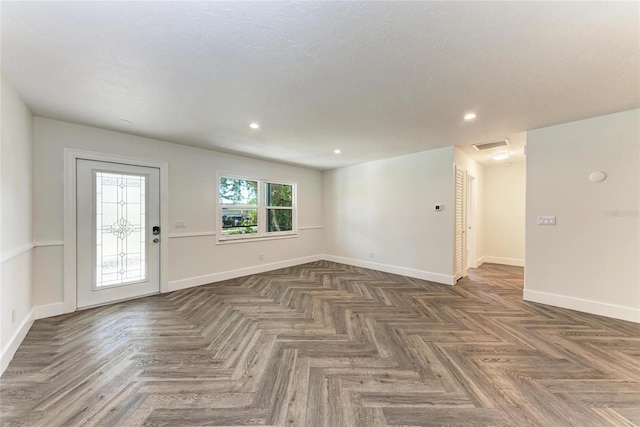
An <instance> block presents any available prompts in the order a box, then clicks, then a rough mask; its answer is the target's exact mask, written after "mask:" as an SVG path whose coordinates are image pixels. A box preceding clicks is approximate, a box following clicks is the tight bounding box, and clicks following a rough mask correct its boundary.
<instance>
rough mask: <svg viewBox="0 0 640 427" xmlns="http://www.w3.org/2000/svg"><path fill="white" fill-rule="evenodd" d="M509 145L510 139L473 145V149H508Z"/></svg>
mask: <svg viewBox="0 0 640 427" xmlns="http://www.w3.org/2000/svg"><path fill="white" fill-rule="evenodd" d="M508 145H509V140H508V139H506V138H505V139H500V140H498V141H491V142H483V143H481V144H473V148H475V149H476V150H478V151H484V150H490V149H491V148H499V147H506V146H508Z"/></svg>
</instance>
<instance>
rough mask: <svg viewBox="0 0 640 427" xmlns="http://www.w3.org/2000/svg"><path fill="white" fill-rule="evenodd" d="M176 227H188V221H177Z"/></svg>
mask: <svg viewBox="0 0 640 427" xmlns="http://www.w3.org/2000/svg"><path fill="white" fill-rule="evenodd" d="M175 228H187V223H186V222H184V221H176V224H175Z"/></svg>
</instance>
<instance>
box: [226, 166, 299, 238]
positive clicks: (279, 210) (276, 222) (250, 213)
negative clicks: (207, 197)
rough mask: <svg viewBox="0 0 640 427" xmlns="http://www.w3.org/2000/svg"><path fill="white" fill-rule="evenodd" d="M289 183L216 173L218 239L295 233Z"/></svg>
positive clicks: (291, 186)
mask: <svg viewBox="0 0 640 427" xmlns="http://www.w3.org/2000/svg"><path fill="white" fill-rule="evenodd" d="M295 190H296V185H295V184H292V183H283V182H273V181H267V180H259V179H249V178H240V177H233V176H220V177H219V178H218V240H238V239H252V238H254V239H255V238H265V237H276V236H285V235H296V234H297V228H296V215H295Z"/></svg>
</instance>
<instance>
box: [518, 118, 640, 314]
mask: <svg viewBox="0 0 640 427" xmlns="http://www.w3.org/2000/svg"><path fill="white" fill-rule="evenodd" d="M639 151H640V110H632V111H626V112H621V113H617V114H611V115H606V116H601V117H595V118H592V119H587V120H581V121H577V122H573V123H566V124H562V125H557V126H551V127H548V128H543V129H537V130H533V131H530V132H529V133H528V135H527V209H526V210H527V215H526V217H527V218H526V223H527V225H526V232H527V241H526V266H527V267H526V270H525V292H524V297H525V299H526V300H529V301H537V302H542V303H547V304H552V305H558V306H562V307H567V308H572V309H576V310H581V311H586V312H591V313H595V314H601V315H605V316H610V317H616V318H621V319H627V320H633V321H636V322H640V271H639V267H638V264H639V260H640V249H639V246H640V238H639V236H640V233H639V231H640V223H639V217H638V216H639V215H638V207H639V201H640V172H639V171H640V160H639V159H640V153H639ZM599 170H602V171H605V172H606V173H607V174H608V178H607V179H606V180H605V181H603V182H600V183H593V182H590V181H589V179H588V177H589V174H590V173H591V172H593V171H599ZM538 215H555V216H556V217H557V225H556V226H555V227H551V226H538V225H536V217H537V216H538Z"/></svg>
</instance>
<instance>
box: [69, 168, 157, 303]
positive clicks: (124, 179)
mask: <svg viewBox="0 0 640 427" xmlns="http://www.w3.org/2000/svg"><path fill="white" fill-rule="evenodd" d="M76 177H77V178H76V182H77V184H76V206H77V207H76V209H77V230H76V232H77V234H76V236H77V242H76V244H77V252H76V253H77V263H76V268H77V298H78V300H77V301H78V304H77V305H78V308H88V307H93V306H98V305H104V304H108V303H111V302H116V301H121V300H125V299H131V298H137V297H141V296H145V295H150V294H155V293H158V292H159V291H160V280H159V279H160V244H159V242H160V234H159V233H160V227H159V226H160V170H159V169H157V168H151V167H143V166H133V165H125V164H119V163H107V162H98V161H91V160H81V159H78V160H77V161H76Z"/></svg>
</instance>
